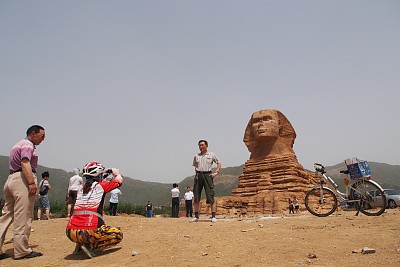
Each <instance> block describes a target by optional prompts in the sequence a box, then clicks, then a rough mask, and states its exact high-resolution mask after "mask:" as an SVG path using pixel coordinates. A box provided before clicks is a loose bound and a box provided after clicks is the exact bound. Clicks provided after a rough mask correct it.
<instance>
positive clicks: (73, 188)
mask: <svg viewBox="0 0 400 267" xmlns="http://www.w3.org/2000/svg"><path fill="white" fill-rule="evenodd" d="M72 172H73V173H74V174H75V175H74V176H72V177H71V178H69V184H68V196H67V204H68V206H67V211H68V218H70V217H71V215H72V212H73V206H74V205H75V202H76V196H77V194H78V190H79V187H80V186H81V185H82V184H83V179H82V177H80V176H79V172H80V170H79V169H78V168H74V169H73V170H72Z"/></svg>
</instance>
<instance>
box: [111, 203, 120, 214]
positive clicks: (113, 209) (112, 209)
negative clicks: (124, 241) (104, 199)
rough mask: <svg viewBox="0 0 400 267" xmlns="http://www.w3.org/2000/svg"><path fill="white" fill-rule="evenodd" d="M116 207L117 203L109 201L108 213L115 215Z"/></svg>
mask: <svg viewBox="0 0 400 267" xmlns="http://www.w3.org/2000/svg"><path fill="white" fill-rule="evenodd" d="M117 207H118V203H112V202H110V215H111V216H115V215H117Z"/></svg>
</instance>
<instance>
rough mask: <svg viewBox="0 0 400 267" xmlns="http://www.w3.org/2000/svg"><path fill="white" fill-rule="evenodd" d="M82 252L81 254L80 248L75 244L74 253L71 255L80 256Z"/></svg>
mask: <svg viewBox="0 0 400 267" xmlns="http://www.w3.org/2000/svg"><path fill="white" fill-rule="evenodd" d="M82 252H83V250H82V249H81V246H80V245H79V244H76V246H75V250H74V252H73V253H72V254H74V255H79V254H81V253H82Z"/></svg>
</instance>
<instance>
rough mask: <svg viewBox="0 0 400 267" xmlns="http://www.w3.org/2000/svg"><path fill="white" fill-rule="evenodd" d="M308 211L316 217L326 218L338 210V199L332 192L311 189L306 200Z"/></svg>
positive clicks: (323, 188)
mask: <svg viewBox="0 0 400 267" xmlns="http://www.w3.org/2000/svg"><path fill="white" fill-rule="evenodd" d="M304 204H305V206H306V208H307V210H308V211H309V212H310V213H311V214H312V215H315V216H318V217H326V216H329V215H331V214H332V213H333V212H334V211H335V210H336V208H337V205H338V203H337V197H336V195H335V193H333V192H332V190H330V189H328V188H325V187H322V188H313V189H311V190H310V191H309V192H308V193H307V195H306V198H305V200H304Z"/></svg>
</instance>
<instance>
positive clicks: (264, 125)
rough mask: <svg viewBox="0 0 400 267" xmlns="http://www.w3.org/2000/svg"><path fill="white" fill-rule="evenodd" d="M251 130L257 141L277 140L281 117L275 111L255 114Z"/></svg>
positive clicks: (262, 111) (263, 111)
mask: <svg viewBox="0 0 400 267" xmlns="http://www.w3.org/2000/svg"><path fill="white" fill-rule="evenodd" d="M251 129H252V132H253V136H254V139H255V140H257V141H266V140H276V139H277V138H278V137H279V117H278V113H277V112H276V111H275V110H260V111H257V112H254V113H253V116H252V119H251Z"/></svg>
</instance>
